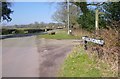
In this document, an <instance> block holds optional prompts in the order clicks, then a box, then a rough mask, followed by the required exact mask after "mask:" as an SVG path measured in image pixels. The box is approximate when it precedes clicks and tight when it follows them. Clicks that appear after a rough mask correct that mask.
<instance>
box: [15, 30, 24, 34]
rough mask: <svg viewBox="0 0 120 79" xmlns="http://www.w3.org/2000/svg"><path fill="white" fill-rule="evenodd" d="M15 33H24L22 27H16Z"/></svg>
mask: <svg viewBox="0 0 120 79" xmlns="http://www.w3.org/2000/svg"><path fill="white" fill-rule="evenodd" d="M15 34H24V30H22V29H16V30H15Z"/></svg>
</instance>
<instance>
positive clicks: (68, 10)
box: [67, 0, 70, 34]
mask: <svg viewBox="0 0 120 79" xmlns="http://www.w3.org/2000/svg"><path fill="white" fill-rule="evenodd" d="M69 13H70V9H69V0H67V17H68V22H67V24H68V34H70V21H69V20H70V14H69Z"/></svg>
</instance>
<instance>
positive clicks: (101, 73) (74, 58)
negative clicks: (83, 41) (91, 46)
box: [59, 46, 115, 77]
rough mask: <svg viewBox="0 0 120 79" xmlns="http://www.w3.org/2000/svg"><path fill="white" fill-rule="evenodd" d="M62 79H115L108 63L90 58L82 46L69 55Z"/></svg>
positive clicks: (64, 65) (61, 75)
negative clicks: (90, 78) (77, 78)
mask: <svg viewBox="0 0 120 79" xmlns="http://www.w3.org/2000/svg"><path fill="white" fill-rule="evenodd" d="M59 76H60V77H114V76H115V75H114V74H112V72H111V71H110V70H109V67H108V65H107V64H106V63H103V62H99V61H98V60H97V58H96V56H95V55H93V56H92V55H91V56H89V54H88V53H87V51H85V50H84V49H83V48H82V47H81V46H79V47H76V48H75V49H74V50H73V52H72V53H71V54H69V55H68V56H67V58H66V60H65V62H64V64H63V65H62V68H61V70H60V72H59Z"/></svg>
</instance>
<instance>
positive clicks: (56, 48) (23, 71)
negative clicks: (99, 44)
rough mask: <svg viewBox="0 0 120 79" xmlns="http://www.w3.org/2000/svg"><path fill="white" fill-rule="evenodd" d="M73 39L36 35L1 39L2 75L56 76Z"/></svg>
mask: <svg viewBox="0 0 120 79" xmlns="http://www.w3.org/2000/svg"><path fill="white" fill-rule="evenodd" d="M76 44H78V43H74V40H50V39H44V38H43V39H42V38H41V39H38V38H36V36H30V37H20V38H9V39H4V40H2V76H3V77H57V76H58V72H59V69H60V67H61V65H62V64H63V62H64V59H65V58H66V56H67V55H68V54H69V53H70V51H71V50H72V48H73V46H74V45H76Z"/></svg>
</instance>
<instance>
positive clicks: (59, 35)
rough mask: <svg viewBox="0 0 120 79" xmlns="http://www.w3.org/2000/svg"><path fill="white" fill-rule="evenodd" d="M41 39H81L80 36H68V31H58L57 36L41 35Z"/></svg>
mask: <svg viewBox="0 0 120 79" xmlns="http://www.w3.org/2000/svg"><path fill="white" fill-rule="evenodd" d="M38 37H40V38H46V39H58V40H61V39H81V38H80V37H78V36H73V35H68V34H67V32H66V31H57V32H56V34H55V35H49V34H45V35H39V36H38Z"/></svg>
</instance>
